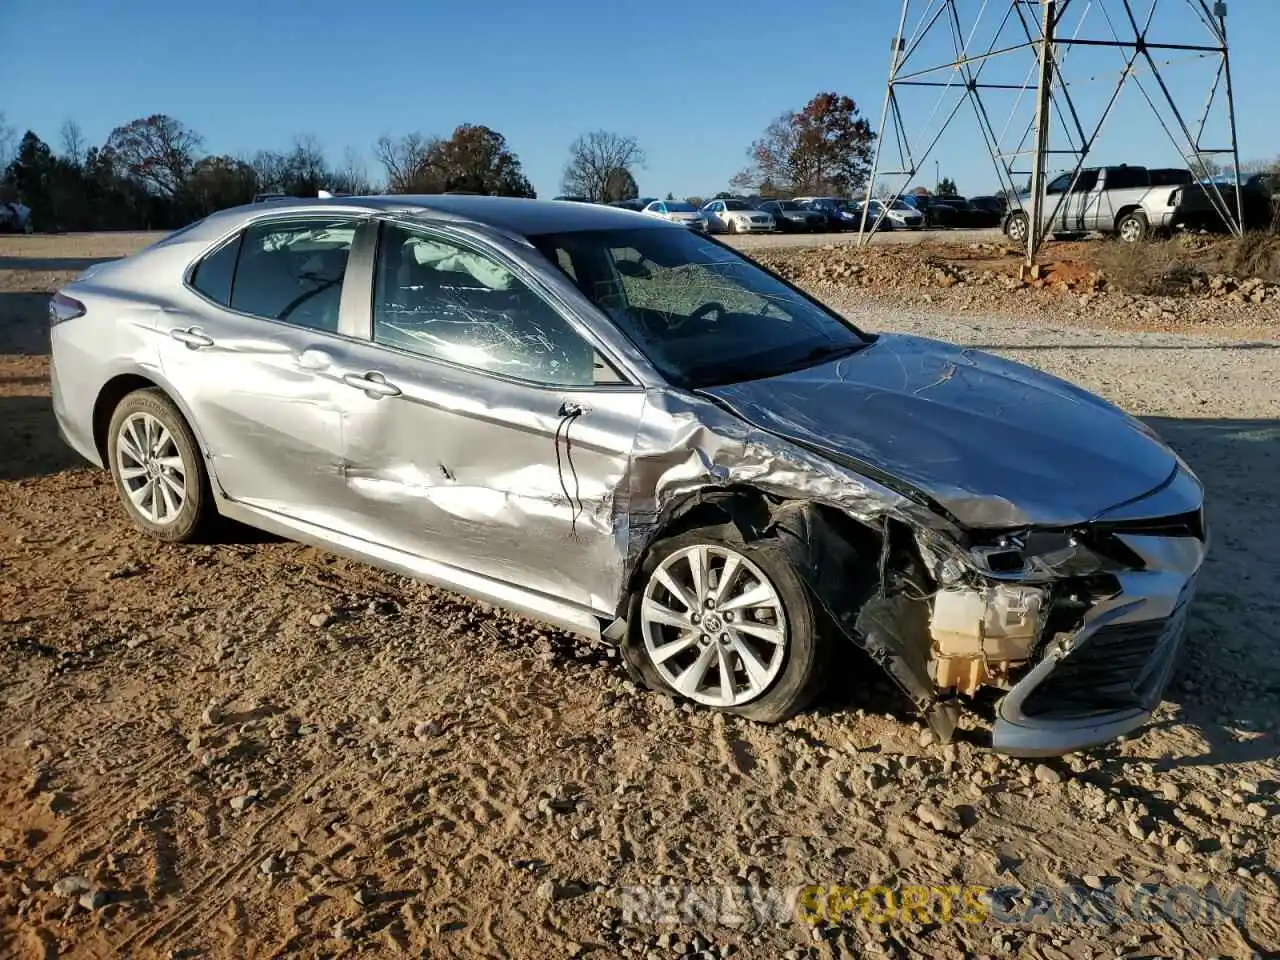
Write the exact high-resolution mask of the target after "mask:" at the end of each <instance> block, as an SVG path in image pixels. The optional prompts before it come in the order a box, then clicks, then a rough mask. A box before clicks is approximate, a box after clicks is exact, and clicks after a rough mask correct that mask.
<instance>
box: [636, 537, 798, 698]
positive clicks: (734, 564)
mask: <svg viewBox="0 0 1280 960" xmlns="http://www.w3.org/2000/svg"><path fill="white" fill-rule="evenodd" d="M640 626H641V633H642V636H643V638H644V646H645V651H646V653H647V654H648V656H649V659H650V661H651V662H652V663H653V666H654V668H655V669H656V670H657V671H658V673H659V675H660V676H661V677H662V679H663V681H664V682H665V683H667V685H669V686H670V687H671V688H672V689H673V690H675V691H676V692H677V693H679V694H680V695H681V696H684V697H688V698H689V699H690V700H694V701H696V702H698V703H703V704H707V705H709V706H716V707H731V706H736V705H741V704H746V703H750V702H751V701H753V700H755V699H757V698H758V697H760V696H761V695H762V694H764V693H765V691H766V690H768V689H769V687H770V686H771V685H772V684H773V682H774V680H775V679H777V677H778V673H779V672H780V671H781V669H782V666H783V664H784V662H785V660H786V653H787V641H788V633H787V620H786V614H785V611H784V610H783V607H782V599H781V597H780V595H779V593H778V590H777V588H776V587H775V586H774V585H773V584H772V583H770V582H769V578H768V577H767V576H766V575H765V574H764V571H762V570H761V569H760V568H759V567H758V566H757V565H756V564H754V563H752V562H751V561H750V560H749V559H747V558H746V557H745V556H743V555H742V554H741V553H738V552H737V551H736V550H733V549H730V548H728V547H723V546H719V545H712V544H698V545H696V546H692V547H686V548H684V549H682V550H677V551H675V552H674V553H672V554H671V555H670V556H669V557H667V558H666V559H665V560H663V562H662V563H661V565H659V566H658V568H657V569H656V570H655V571H654V572H653V575H652V576H651V577H650V578H649V582H648V584H647V585H646V586H645V591H644V597H643V599H642V602H641V605H640Z"/></svg>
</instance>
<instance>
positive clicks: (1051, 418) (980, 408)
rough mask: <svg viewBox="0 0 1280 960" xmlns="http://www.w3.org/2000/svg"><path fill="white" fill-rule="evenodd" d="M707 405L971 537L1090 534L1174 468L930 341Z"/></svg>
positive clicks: (999, 366) (1033, 385) (1096, 413)
mask: <svg viewBox="0 0 1280 960" xmlns="http://www.w3.org/2000/svg"><path fill="white" fill-rule="evenodd" d="M704 392H706V393H707V394H710V395H712V396H714V397H716V398H717V399H719V400H720V401H722V402H723V403H726V404H728V405H729V407H730V408H732V409H733V410H734V411H735V412H736V413H737V414H738V416H740V417H742V418H743V419H744V420H747V421H748V422H750V423H751V424H753V425H755V426H756V427H759V428H760V429H762V430H767V431H769V432H770V433H773V434H775V435H778V436H781V437H784V438H786V439H789V440H792V441H794V442H796V443H800V444H802V445H804V446H807V447H810V448H811V449H812V448H817V449H821V450H826V451H828V452H829V453H831V454H832V455H833V457H836V458H839V457H843V458H846V459H847V460H848V461H851V462H850V463H849V465H850V466H854V467H855V468H856V467H858V466H859V465H861V466H862V467H864V468H867V469H868V472H870V473H872V474H874V473H876V472H879V473H882V474H888V475H889V476H891V477H894V478H897V479H898V480H900V481H903V482H905V483H907V484H910V485H911V486H912V487H914V488H916V489H917V490H919V491H921V492H923V493H925V494H927V495H928V496H930V497H932V498H933V500H935V501H936V502H938V503H939V504H941V505H942V506H943V507H944V508H946V510H947V511H949V512H950V513H951V514H952V515H953V516H954V517H955V518H956V519H957V520H958V521H959V522H960V523H961V524H963V525H965V526H968V527H1015V526H1023V525H1038V526H1048V527H1057V526H1071V525H1075V524H1079V523H1083V522H1085V521H1088V520H1091V519H1093V518H1094V517H1096V516H1097V515H1098V514H1100V513H1102V512H1103V511H1104V510H1106V509H1107V508H1109V507H1114V506H1116V505H1117V504H1121V503H1125V502H1127V501H1130V500H1134V499H1136V498H1139V497H1141V496H1143V495H1144V494H1146V493H1149V492H1150V491H1152V490H1154V489H1155V488H1157V487H1159V486H1160V485H1161V484H1163V483H1165V482H1166V481H1167V480H1168V479H1169V478H1170V476H1171V475H1172V474H1173V473H1174V471H1175V469H1176V468H1177V461H1176V459H1175V457H1174V455H1173V452H1172V451H1170V450H1169V448H1168V447H1166V446H1165V445H1164V444H1163V443H1162V442H1161V441H1160V440H1159V439H1157V438H1156V437H1155V435H1154V434H1153V433H1151V432H1150V431H1149V430H1148V429H1147V428H1146V427H1145V426H1144V425H1143V424H1141V423H1139V422H1138V421H1137V420H1135V419H1134V418H1132V417H1130V416H1129V415H1128V414H1126V413H1124V412H1123V411H1122V410H1120V409H1119V408H1118V407H1115V406H1113V405H1112V404H1110V403H1107V402H1106V401H1104V400H1102V399H1101V398H1099V397H1096V396H1094V395H1093V394H1091V393H1088V392H1087V391H1085V390H1082V389H1080V388H1079V387H1076V386H1073V385H1072V384H1070V383H1067V382H1066V381H1064V380H1059V379H1058V378H1057V377H1053V376H1050V375H1048V374H1044V373H1040V372H1039V371H1037V370H1033V369H1032V368H1030V367H1026V366H1023V365H1022V364H1018V363H1013V362H1011V361H1008V360H1002V359H1000V358H999V357H995V356H992V355H990V354H985V353H981V352H979V351H977V350H968V349H961V348H959V347H955V346H952V345H951V344H946V343H940V342H938V341H933V340H926V339H923V338H920V337H909V336H901V335H890V334H885V335H882V336H881V337H880V338H879V339H877V340H876V341H875V342H874V343H872V344H871V345H870V346H868V347H865V348H864V349H862V350H860V351H858V352H857V353H854V354H851V355H849V356H847V357H843V358H841V359H839V360H836V361H833V362H831V363H827V364H822V365H820V366H817V367H811V368H809V369H807V370H799V371H796V372H794V373H788V374H784V375H782V376H778V377H771V378H769V379H765V380H755V381H750V382H747V383H737V384H729V385H726V386H719V387H712V388H709V389H707V390H706V391H704ZM873 478H874V477H873Z"/></svg>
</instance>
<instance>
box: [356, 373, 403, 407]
mask: <svg viewBox="0 0 1280 960" xmlns="http://www.w3.org/2000/svg"><path fill="white" fill-rule="evenodd" d="M342 382H343V383H345V384H346V385H347V386H349V387H355V388H356V389H357V390H363V391H364V392H365V393H366V394H367V395H369V396H370V397H373V398H374V399H375V400H376V399H377V398H379V397H398V396H400V388H399V387H397V386H396V385H395V384H394V383H388V382H387V378H386V377H384V376H383V375H382V374H380V373H377V372H375V371H370V372H369V373H347V374H344V375H343V377H342Z"/></svg>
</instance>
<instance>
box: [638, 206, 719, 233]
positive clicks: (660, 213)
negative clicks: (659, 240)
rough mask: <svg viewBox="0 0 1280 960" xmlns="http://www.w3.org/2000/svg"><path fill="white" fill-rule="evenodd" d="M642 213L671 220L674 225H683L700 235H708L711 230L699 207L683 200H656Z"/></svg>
mask: <svg viewBox="0 0 1280 960" xmlns="http://www.w3.org/2000/svg"><path fill="white" fill-rule="evenodd" d="M640 212H641V213H647V214H648V215H649V216H651V217H661V218H662V219H663V220H670V221H671V222H672V223H683V224H684V225H685V226H686V227H689V228H690V229H692V230H697V231H698V232H700V233H706V232H707V230H708V229H709V227H708V224H707V218H706V217H704V216H703V215H702V214H701V213H700V212H699V210H698V208H697V207H695V206H694V205H693V204H691V203H685V202H684V201H683V200H654V201H653V202H652V203H650V204H649V205H648V206H646V207H645V208H644V209H643V210H641V211H640Z"/></svg>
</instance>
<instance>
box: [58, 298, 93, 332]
mask: <svg viewBox="0 0 1280 960" xmlns="http://www.w3.org/2000/svg"><path fill="white" fill-rule="evenodd" d="M87 312H88V311H87V310H86V309H85V305H84V304H83V303H81V302H80V301H79V300H77V299H76V298H75V297H68V296H67V295H66V294H65V293H55V294H54V295H53V296H52V297H50V298H49V326H51V327H56V326H57V325H58V324H60V323H66V321H68V320H74V319H75V318H76V317H83V316H84V315H85V313H87Z"/></svg>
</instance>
